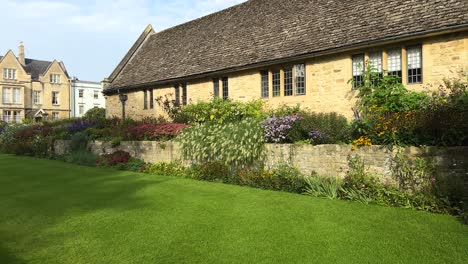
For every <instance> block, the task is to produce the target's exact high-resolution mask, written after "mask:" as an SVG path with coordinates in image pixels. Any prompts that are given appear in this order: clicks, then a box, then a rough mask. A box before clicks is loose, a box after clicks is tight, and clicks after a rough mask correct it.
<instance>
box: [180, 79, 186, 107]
mask: <svg viewBox="0 0 468 264" xmlns="http://www.w3.org/2000/svg"><path fill="white" fill-rule="evenodd" d="M181 87H182V105H187V83H182V84H181Z"/></svg>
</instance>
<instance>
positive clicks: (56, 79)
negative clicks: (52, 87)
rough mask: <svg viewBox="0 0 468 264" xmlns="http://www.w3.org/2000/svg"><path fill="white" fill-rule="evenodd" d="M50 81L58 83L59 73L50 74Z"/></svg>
mask: <svg viewBox="0 0 468 264" xmlns="http://www.w3.org/2000/svg"><path fill="white" fill-rule="evenodd" d="M50 83H60V74H51V75H50Z"/></svg>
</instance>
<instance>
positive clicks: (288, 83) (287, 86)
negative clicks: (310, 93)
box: [283, 66, 294, 97]
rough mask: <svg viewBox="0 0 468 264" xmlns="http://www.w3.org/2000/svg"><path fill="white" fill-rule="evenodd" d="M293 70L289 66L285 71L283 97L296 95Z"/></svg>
mask: <svg viewBox="0 0 468 264" xmlns="http://www.w3.org/2000/svg"><path fill="white" fill-rule="evenodd" d="M293 68H294V67H293V66H287V67H284V69H283V95H284V96H285V97H286V96H293V95H294V77H293ZM286 73H287V75H286Z"/></svg>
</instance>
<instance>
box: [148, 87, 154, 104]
mask: <svg viewBox="0 0 468 264" xmlns="http://www.w3.org/2000/svg"><path fill="white" fill-rule="evenodd" d="M149 93H150V108H151V109H153V108H154V95H153V89H151V90H150V91H149Z"/></svg>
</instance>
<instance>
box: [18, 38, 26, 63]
mask: <svg viewBox="0 0 468 264" xmlns="http://www.w3.org/2000/svg"><path fill="white" fill-rule="evenodd" d="M18 60H19V62H20V63H21V64H22V65H23V66H24V65H26V59H25V57H24V44H23V41H21V42H20V44H19V46H18Z"/></svg>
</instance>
